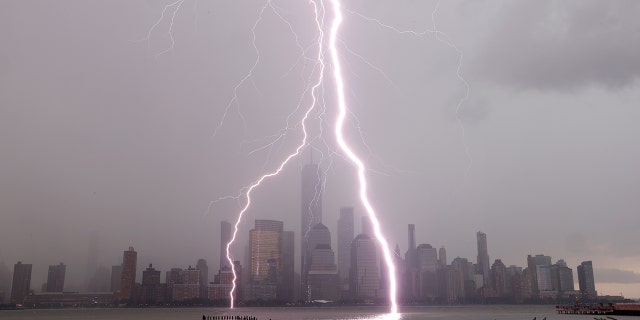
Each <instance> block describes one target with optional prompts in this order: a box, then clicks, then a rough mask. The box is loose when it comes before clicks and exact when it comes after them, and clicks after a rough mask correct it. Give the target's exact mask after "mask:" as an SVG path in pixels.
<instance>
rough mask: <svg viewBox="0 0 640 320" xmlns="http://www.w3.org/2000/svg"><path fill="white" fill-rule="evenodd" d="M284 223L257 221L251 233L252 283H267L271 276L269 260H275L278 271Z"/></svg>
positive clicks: (250, 273)
mask: <svg viewBox="0 0 640 320" xmlns="http://www.w3.org/2000/svg"><path fill="white" fill-rule="evenodd" d="M282 229H283V223H282V221H274V220H256V221H255V227H254V228H253V229H252V230H251V231H249V247H250V249H251V265H250V268H251V270H250V272H249V275H250V281H252V282H261V281H266V280H267V279H268V276H269V263H268V262H269V260H270V259H274V261H275V263H276V265H275V268H276V270H277V271H279V270H280V261H281V256H282V252H281V245H280V240H281V233H282V231H283V230H282Z"/></svg>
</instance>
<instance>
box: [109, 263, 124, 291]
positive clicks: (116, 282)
mask: <svg viewBox="0 0 640 320" xmlns="http://www.w3.org/2000/svg"><path fill="white" fill-rule="evenodd" d="M121 278H122V265H117V266H111V292H114V293H115V292H117V291H119V290H120V281H121Z"/></svg>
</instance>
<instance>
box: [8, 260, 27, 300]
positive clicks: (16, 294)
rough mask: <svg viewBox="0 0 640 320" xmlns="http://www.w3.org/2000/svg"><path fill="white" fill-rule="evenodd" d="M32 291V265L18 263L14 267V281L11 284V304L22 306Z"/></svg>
mask: <svg viewBox="0 0 640 320" xmlns="http://www.w3.org/2000/svg"><path fill="white" fill-rule="evenodd" d="M30 290H31V264H23V263H22V262H21V261H18V263H16V264H15V265H14V266H13V281H12V284H11V303H16V304H22V302H23V301H24V297H26V296H27V295H28V294H29V291H30Z"/></svg>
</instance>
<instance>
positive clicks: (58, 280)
mask: <svg viewBox="0 0 640 320" xmlns="http://www.w3.org/2000/svg"><path fill="white" fill-rule="evenodd" d="M66 270H67V266H65V265H64V263H60V264H59V265H54V266H49V272H48V273H47V288H46V290H45V292H62V291H64V276H65V272H66Z"/></svg>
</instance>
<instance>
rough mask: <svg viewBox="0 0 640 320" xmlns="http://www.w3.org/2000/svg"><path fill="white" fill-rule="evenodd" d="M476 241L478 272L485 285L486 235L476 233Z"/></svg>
mask: <svg viewBox="0 0 640 320" xmlns="http://www.w3.org/2000/svg"><path fill="white" fill-rule="evenodd" d="M476 236H477V240H478V270H479V271H480V274H482V277H483V278H484V283H485V285H486V284H488V283H490V282H489V273H490V271H491V269H490V268H489V250H488V249H487V235H486V234H485V233H484V232H481V231H478V233H477V234H476Z"/></svg>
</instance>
